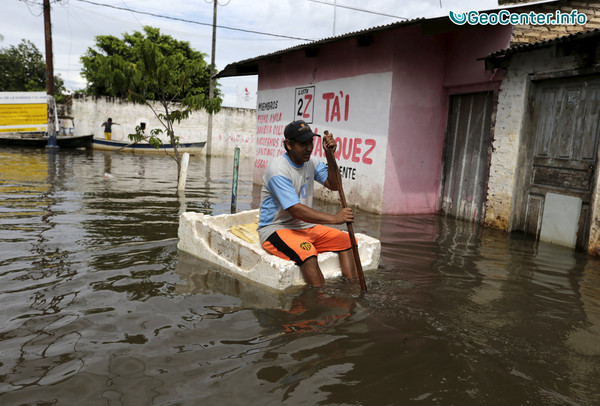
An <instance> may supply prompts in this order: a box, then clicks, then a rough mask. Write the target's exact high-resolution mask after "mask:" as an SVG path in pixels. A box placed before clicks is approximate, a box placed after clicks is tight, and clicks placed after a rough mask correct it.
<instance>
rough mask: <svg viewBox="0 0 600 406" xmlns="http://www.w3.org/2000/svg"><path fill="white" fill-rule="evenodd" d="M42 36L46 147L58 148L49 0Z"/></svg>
mask: <svg viewBox="0 0 600 406" xmlns="http://www.w3.org/2000/svg"><path fill="white" fill-rule="evenodd" d="M44 37H45V45H46V99H47V105H48V145H46V147H47V148H58V145H57V144H56V118H55V111H56V102H55V100H54V63H53V58H54V56H53V53H52V23H51V20H50V0H44Z"/></svg>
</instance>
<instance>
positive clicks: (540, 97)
mask: <svg viewBox="0 0 600 406" xmlns="http://www.w3.org/2000/svg"><path fill="white" fill-rule="evenodd" d="M532 95H533V98H532V100H531V107H532V108H531V111H530V119H531V123H530V126H529V127H528V128H529V129H530V131H529V134H525V136H526V137H530V139H529V140H526V142H527V143H528V147H527V150H529V151H528V154H529V156H530V157H529V159H528V160H527V161H526V165H527V166H529V167H528V168H525V169H526V170H525V171H524V173H525V176H526V179H525V182H524V186H525V194H524V195H523V196H524V197H525V200H526V201H525V202H517V205H516V209H517V210H520V211H521V213H519V215H517V216H516V218H517V223H516V224H515V227H513V229H519V230H524V231H526V232H527V233H530V234H534V235H535V236H536V237H539V234H540V229H541V222H542V214H543V211H544V202H545V197H546V194H547V193H548V192H552V193H557V194H561V195H567V196H575V197H579V198H581V200H582V206H581V214H580V219H579V224H578V231H577V243H576V246H577V247H578V248H583V249H584V248H585V247H586V245H587V239H588V236H589V217H590V202H591V195H592V192H593V185H594V182H593V179H594V171H595V168H596V161H597V158H596V155H597V148H598V120H599V118H600V117H599V114H600V80H599V78H598V77H587V78H582V77H579V78H570V79H560V80H558V79H556V80H545V81H542V82H538V83H536V84H535V89H534V90H533V92H532Z"/></svg>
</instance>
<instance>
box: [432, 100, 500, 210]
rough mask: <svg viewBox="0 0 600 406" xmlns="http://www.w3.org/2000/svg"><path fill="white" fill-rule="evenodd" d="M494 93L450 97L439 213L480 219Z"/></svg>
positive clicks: (485, 188)
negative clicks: (440, 210)
mask: <svg viewBox="0 0 600 406" xmlns="http://www.w3.org/2000/svg"><path fill="white" fill-rule="evenodd" d="M493 101H494V93H493V92H491V91H490V92H481V93H470V94H461V95H453V96H450V106H449V113H448V130H447V135H446V143H445V153H444V171H443V187H442V212H443V213H445V214H447V215H450V216H454V217H457V218H460V219H464V220H468V221H475V222H482V221H483V219H484V209H485V206H484V204H485V196H486V193H487V178H488V169H489V146H490V126H491V117H492V107H493Z"/></svg>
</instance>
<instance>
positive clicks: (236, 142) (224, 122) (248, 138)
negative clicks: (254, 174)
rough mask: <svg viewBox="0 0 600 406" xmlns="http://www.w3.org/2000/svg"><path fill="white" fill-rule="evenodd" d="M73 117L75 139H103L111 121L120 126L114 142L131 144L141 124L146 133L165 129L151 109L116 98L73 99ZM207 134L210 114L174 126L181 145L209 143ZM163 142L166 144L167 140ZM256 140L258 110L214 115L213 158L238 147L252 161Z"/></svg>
mask: <svg viewBox="0 0 600 406" xmlns="http://www.w3.org/2000/svg"><path fill="white" fill-rule="evenodd" d="M158 109H159V107H157V111H158ZM73 117H74V119H73V126H74V131H73V133H74V134H75V135H83V134H94V137H98V138H104V127H102V123H103V122H105V121H106V120H107V119H108V118H109V117H110V118H112V120H113V122H114V123H119V125H114V126H113V128H112V139H113V140H126V141H127V140H129V138H128V137H127V136H128V134H130V133H134V132H135V127H136V126H137V125H140V123H142V122H145V123H146V131H150V130H152V129H153V128H161V129H164V127H163V126H162V124H161V123H160V121H159V120H158V118H157V117H155V115H154V113H153V112H152V110H151V109H150V107H148V106H146V105H141V104H133V103H130V102H128V101H126V100H121V99H115V98H105V97H81V98H75V97H74V98H73ZM207 131H208V114H207V113H206V112H205V111H200V112H195V113H192V115H191V116H190V118H189V119H188V120H185V121H182V122H181V123H180V124H179V125H177V126H175V135H176V136H178V137H180V142H182V143H183V142H200V141H206V139H207ZM162 138H163V141H167V139H166V137H162ZM255 138H256V110H254V109H241V108H231V107H223V108H221V111H220V112H219V113H217V114H215V116H214V118H213V136H212V139H213V144H212V155H213V156H233V153H234V150H235V147H239V148H240V152H241V154H242V156H243V157H248V158H253V157H254V150H255Z"/></svg>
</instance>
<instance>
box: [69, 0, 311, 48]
mask: <svg viewBox="0 0 600 406" xmlns="http://www.w3.org/2000/svg"><path fill="white" fill-rule="evenodd" d="M75 1H79V2H82V3H88V4H93V5H96V6H100V7H108V8H113V9H116V10H123V11H129V12H132V13H137V14H143V15H148V16H152V17H157V18H164V19H167V20H174V21H181V22H185V23H189V24H197V25H205V26H209V27H212V23H203V22H199V21H193V20H188V19H185V18H179V17H171V16H166V15H162V14H156V13H150V12H147V11H139V10H133V9H130V8H126V7H120V6H115V5H112V4H104V3H98V2H95V1H91V0H75ZM216 27H217V28H221V29H224V30H231V31H241V32H247V33H250V34H258V35H267V36H271V37H277V38H287V39H293V40H299V41H308V42H310V41H314V39H309V38H300V37H292V36H289V35H282V34H272V33H268V32H262V31H255V30H247V29H244V28H235V27H228V26H224V25H216Z"/></svg>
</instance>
